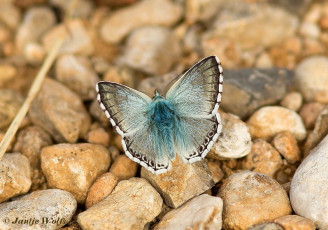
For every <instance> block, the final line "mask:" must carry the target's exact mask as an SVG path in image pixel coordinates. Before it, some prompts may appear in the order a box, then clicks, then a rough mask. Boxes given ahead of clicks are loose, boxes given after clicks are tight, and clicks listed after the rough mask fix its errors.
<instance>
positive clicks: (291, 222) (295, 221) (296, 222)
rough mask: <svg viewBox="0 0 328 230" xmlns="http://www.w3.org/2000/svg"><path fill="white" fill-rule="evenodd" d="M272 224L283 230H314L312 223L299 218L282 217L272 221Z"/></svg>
mask: <svg viewBox="0 0 328 230" xmlns="http://www.w3.org/2000/svg"><path fill="white" fill-rule="evenodd" d="M274 222H276V223H278V224H280V225H281V226H282V227H283V228H284V230H315V229H316V228H315V225H314V223H313V222H312V221H311V220H309V219H306V218H304V217H301V216H297V215H287V216H282V217H279V218H277V219H275V220H274Z"/></svg>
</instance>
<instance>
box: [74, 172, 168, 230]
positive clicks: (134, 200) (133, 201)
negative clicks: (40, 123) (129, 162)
mask: <svg viewBox="0 0 328 230" xmlns="http://www.w3.org/2000/svg"><path fill="white" fill-rule="evenodd" d="M162 204H163V200H162V198H161V196H160V195H159V194H158V192H157V191H156V190H155V189H154V188H153V187H152V186H151V185H150V184H149V183H148V182H147V181H146V180H145V179H142V178H131V179H129V180H123V181H121V182H119V183H118V184H117V186H116V187H115V189H114V191H113V192H112V193H111V194H109V195H108V196H107V197H106V198H105V199H104V200H102V201H100V202H99V203H97V204H95V205H93V206H92V207H91V208H89V209H88V210H86V211H84V212H82V213H80V214H79V215H78V218H77V222H78V223H79V225H80V227H81V228H82V229H93V230H97V229H101V230H102V229H108V230H110V229H147V224H148V223H149V222H151V221H152V220H153V219H154V218H155V217H156V216H158V215H159V214H160V212H161V209H162Z"/></svg>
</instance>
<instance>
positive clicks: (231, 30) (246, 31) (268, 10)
mask: <svg viewBox="0 0 328 230" xmlns="http://www.w3.org/2000/svg"><path fill="white" fill-rule="evenodd" d="M250 28H252V29H251V30H250ZM297 28H298V19H297V17H296V16H294V15H293V14H291V13H289V12H288V11H285V10H284V9H282V8H278V7H274V6H272V5H268V4H248V3H246V2H243V1H239V2H238V4H235V2H225V5H224V6H223V10H222V11H221V12H220V14H218V17H217V18H216V20H215V21H214V23H213V25H212V28H211V29H210V30H209V31H208V32H206V33H205V34H204V36H205V37H207V38H206V39H208V38H210V37H219V38H221V39H227V40H229V41H232V42H233V43H235V44H238V47H239V48H240V49H241V50H242V51H248V50H254V49H259V48H261V49H263V48H267V47H270V46H272V45H274V44H279V43H280V42H282V41H284V40H285V39H287V38H288V37H290V36H292V35H294V34H295V32H296V29H297ZM263 34H265V35H266V36H265V38H264V37H263V36H262V35H263Z"/></svg>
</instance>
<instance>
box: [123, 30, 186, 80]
mask: <svg viewBox="0 0 328 230" xmlns="http://www.w3.org/2000/svg"><path fill="white" fill-rule="evenodd" d="M179 57H180V45H179V41H178V39H177V38H176V37H175V35H174V33H173V32H172V31H170V30H169V29H167V28H164V27H143V28H140V29H136V30H134V31H133V33H132V34H131V35H130V36H129V37H128V39H127V44H126V48H125V53H124V55H123V57H122V62H123V63H124V64H126V65H128V66H130V67H132V68H135V69H138V70H140V71H143V72H146V73H149V74H157V75H160V74H164V73H166V72H168V71H169V70H170V69H171V67H172V65H173V64H175V63H176V62H177V61H178V59H179Z"/></svg>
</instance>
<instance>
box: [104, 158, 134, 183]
mask: <svg viewBox="0 0 328 230" xmlns="http://www.w3.org/2000/svg"><path fill="white" fill-rule="evenodd" d="M137 170H138V164H137V163H136V162H134V161H132V160H130V159H129V158H128V157H127V156H126V155H119V156H117V157H116V159H115V161H114V162H113V164H112V165H111V167H110V169H109V172H111V173H113V174H114V175H115V176H117V177H118V178H120V180H127V179H130V178H131V177H134V176H135V175H136V174H137Z"/></svg>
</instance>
